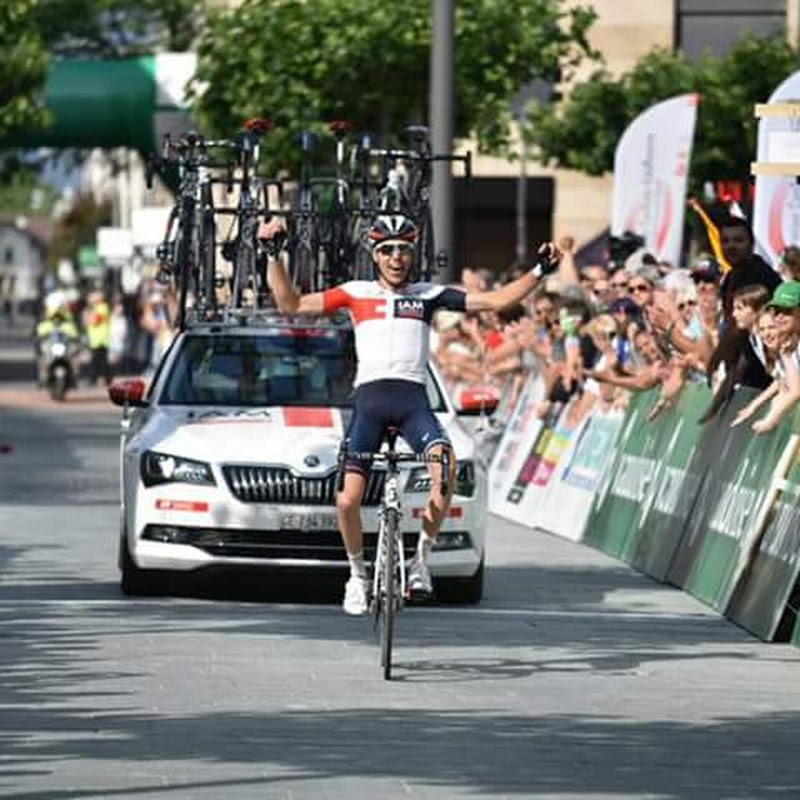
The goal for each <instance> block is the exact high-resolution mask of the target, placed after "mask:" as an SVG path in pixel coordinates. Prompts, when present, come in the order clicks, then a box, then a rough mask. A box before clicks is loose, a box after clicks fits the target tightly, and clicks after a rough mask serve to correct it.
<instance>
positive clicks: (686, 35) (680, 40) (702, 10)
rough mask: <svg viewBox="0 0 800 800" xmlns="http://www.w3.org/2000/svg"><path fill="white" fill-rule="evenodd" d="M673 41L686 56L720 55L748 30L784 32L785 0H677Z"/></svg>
mask: <svg viewBox="0 0 800 800" xmlns="http://www.w3.org/2000/svg"><path fill="white" fill-rule="evenodd" d="M677 9H678V11H677V19H676V31H675V41H676V45H677V47H678V48H679V49H680V50H682V51H683V53H684V55H685V56H686V57H687V58H689V59H696V58H699V57H700V56H702V55H703V54H704V53H706V52H710V53H712V54H713V55H717V56H719V55H724V54H725V53H726V52H728V50H730V49H731V47H732V46H733V45H734V44H735V43H736V42H737V41H739V39H741V38H742V37H743V36H744V35H745V33H747V32H749V33H752V34H754V35H756V36H770V35H772V34H783V35H785V34H786V0H678V3H677Z"/></svg>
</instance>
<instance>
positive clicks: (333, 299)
mask: <svg viewBox="0 0 800 800" xmlns="http://www.w3.org/2000/svg"><path fill="white" fill-rule="evenodd" d="M417 236H418V231H417V228H416V226H415V225H414V223H413V222H412V221H411V220H410V219H408V218H407V217H405V216H403V215H400V214H393V215H382V216H379V217H377V219H376V220H375V222H374V224H373V225H372V227H371V229H370V231H369V239H370V241H371V243H372V258H373V261H374V265H375V269H376V273H377V274H376V279H375V280H371V281H347V282H345V283H343V284H341V285H339V286H337V287H335V288H332V289H328V290H326V291H322V292H315V293H312V294H305V295H302V294H300V293H299V292H298V291H297V289H295V287H294V285H293V284H292V282H291V279H290V278H289V275H288V273H287V271H286V268H285V266H284V265H283V263H282V261H281V260H280V258H278V257H276V252H275V251H276V247H275V245H276V243H277V242H278V241H279V238H276V237H283V222H282V220H280V219H272V220H270V221H269V222H267V223H265V224H263V225H262V226H261V229H260V231H259V237H260V238H261V239H262V241H265V242H266V243H267V246H266V249H267V250H268V251H269V256H268V282H269V286H270V289H271V290H272V293H273V295H274V298H275V302H276V304H277V306H278V310H279V311H281V312H282V313H287V314H330V313H333V312H335V311H337V310H338V309H343V308H346V309H348V310H349V313H350V316H351V318H352V320H353V324H354V327H355V344H356V356H357V359H358V366H357V371H356V378H355V397H354V409H353V417H352V420H351V422H350V426H349V428H348V431H347V434H346V440H345V441H346V442H347V450H348V453H349V454H350V455H349V456H348V458H347V462H346V464H345V478H344V486H343V488H342V490H341V491H340V492H339V493H338V495H337V498H336V511H337V517H338V521H339V528H340V531H341V534H342V539H343V542H344V546H345V550H346V551H347V557H348V561H349V563H350V578H349V580H348V581H347V584H346V586H345V596H344V604H343V605H344V610H345V612H346V613H348V614H363V613H365V612H366V611H367V594H368V589H369V586H368V581H367V571H366V566H365V563H364V556H363V550H362V542H363V536H362V528H361V502H362V496H363V493H364V487H365V485H366V480H367V476H368V474H369V469H370V463H369V458H368V455H367V454H369V453H372V452H374V451H376V450H377V449H378V447H379V446H380V444H381V441H382V439H383V435H384V432H385V429H386V427H387V426H390V425H391V426H395V427H397V428H398V429H399V431H400V434H401V435H402V437H403V438H404V439H405V441H406V442H407V443H408V445H409V446H410V447H411V448H412V449H413V450H414V452H425V453H429V454H439V455H441V454H442V453H443V452H444V450H445V448H447V449H448V450H451V446H450V442H449V440H448V438H447V434H446V433H445V432H444V430H443V429H442V427H441V425H440V424H439V422H438V420H437V419H436V417H435V416H434V414H433V412H432V411H431V409H430V406H429V403H428V397H427V392H426V389H425V383H426V371H427V361H428V349H429V342H428V338H429V336H428V335H429V326H430V323H431V318H432V316H433V313H434V312H435V311H437V310H439V309H448V310H451V311H461V312H465V311H468V312H477V311H499V310H501V309H503V308H507V307H509V306H513V305H515V304H517V303H519V302H520V300H522V299H523V298H524V297H525V296H526V295H527V294H528V293H529V292H531V291H532V290H533V288H534V287H535V286H536V284H537V282H538V280H539V278H540V277H541V276H542V275H543V274H545V273H546V272H550V271H551V270H552V269H555V267H556V266H557V264H558V259H559V256H560V254H559V253H558V250H557V249H556V247H555V246H554V245H553V244H551V243H547V244H545V245H542V247H541V248H540V253H542V258H540V263H539V265H537V267H536V268H535V269H533V270H531V271H530V272H528V273H526V274H525V275H522V276H521V277H519V278H517V279H516V280H515V281H513V282H511V283H508V284H506V285H505V286H502V287H500V288H497V289H494V290H491V291H479V292H466V291H464V290H463V289H458V288H452V287H446V286H441V285H437V284H432V283H415V282H413V278H412V267H413V263H414V249H415V244H416V242H417ZM362 454H363V455H362ZM429 470H430V473H431V491H430V494H429V497H428V500H427V503H426V505H425V509H424V512H423V520H422V530H421V532H420V536H419V540H418V545H417V550H416V555H415V556H414V558H413V559H412V561H411V563H410V564H409V571H408V589H409V592H410V593H412V595H414V594H416V595H418V596H420V595H422V596H424V595H430V594H431V592H432V586H431V578H430V573H429V572H428V567H427V557H428V555H429V554H430V551H431V548H432V546H433V543H434V541H435V539H436V535H437V533H438V532H439V529H440V527H441V525H442V521H443V519H444V517H445V514H446V513H447V508H448V505H449V502H450V496H449V493H448V496H444V495H443V493H442V484H441V480H440V473H441V466H440V464H438V463H431V464H429ZM455 470H456V465H455V459H451V461H450V471H451V475H450V477H449V480H448V481H447V486H448V487H451V486H452V485H453V480H454V478H455Z"/></svg>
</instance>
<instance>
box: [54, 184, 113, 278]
mask: <svg viewBox="0 0 800 800" xmlns="http://www.w3.org/2000/svg"><path fill="white" fill-rule="evenodd" d="M110 224H111V206H110V205H109V203H108V202H107V201H106V202H102V203H99V204H98V203H97V202H96V201H95V199H94V197H92V195H91V194H80V195H78V196H77V197H76V198H75V200H74V201H73V203H72V205H71V206H70V208H69V210H68V211H67V212H66V213H65V214H63V215H62V216H60V217H59V218H58V220H57V221H56V227H55V231H54V234H53V241H52V243H51V245H50V248H49V250H48V252H47V259H46V261H45V265H46V266H47V268H48V269H52V268H53V267H55V265H56V264H58V262H59V261H60V260H61V259H62V258H67V259H70V260H71V261H73V262H77V259H78V251H79V250H80V249H81V247H83V246H84V245H93V244H94V243H95V238H96V232H97V229H98V228H99V227H100V226H102V225H110Z"/></svg>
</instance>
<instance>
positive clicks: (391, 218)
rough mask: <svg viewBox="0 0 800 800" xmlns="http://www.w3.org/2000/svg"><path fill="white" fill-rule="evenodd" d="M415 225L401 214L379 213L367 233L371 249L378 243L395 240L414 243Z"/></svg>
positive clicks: (393, 241) (415, 236) (415, 237)
mask: <svg viewBox="0 0 800 800" xmlns="http://www.w3.org/2000/svg"><path fill="white" fill-rule="evenodd" d="M417 235H418V233H417V226H416V225H415V224H414V223H413V221H412V220H410V219H409V218H408V217H404V216H403V215H402V214H381V215H380V216H379V217H376V218H375V222H373V223H372V227H371V228H370V229H369V234H367V236H368V238H369V240H370V242H371V243H372V247H373V249H374V248H376V247H377V246H378V245H381V244H386V243H392V244H394V243H395V242H404V243H406V244H414V243H415V242H416V241H417Z"/></svg>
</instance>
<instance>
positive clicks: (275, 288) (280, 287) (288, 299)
mask: <svg viewBox="0 0 800 800" xmlns="http://www.w3.org/2000/svg"><path fill="white" fill-rule="evenodd" d="M267 283H268V284H269V288H270V289H271V291H272V296H273V297H274V298H275V305H277V306H278V311H280V312H281V313H283V314H322V312H323V311H325V302H324V300H323V292H314V293H312V294H300V292H298V291H297V289H296V288H295V285H294V284H293V283H292V279H291V278H290V277H289V273H288V272H287V271H286V266H285V265H284V263H283V261H282V260H281V258H280V257H275V256H272V255H270V256H268V257H267Z"/></svg>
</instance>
